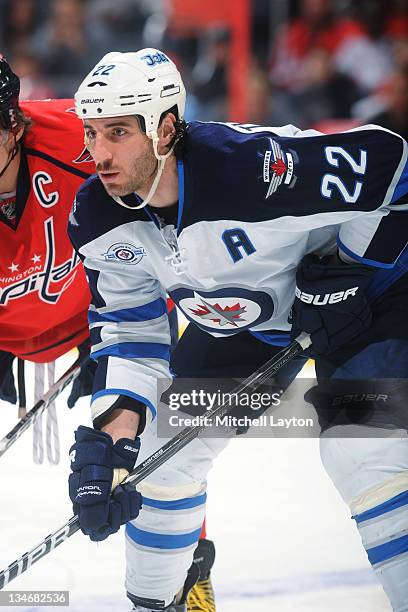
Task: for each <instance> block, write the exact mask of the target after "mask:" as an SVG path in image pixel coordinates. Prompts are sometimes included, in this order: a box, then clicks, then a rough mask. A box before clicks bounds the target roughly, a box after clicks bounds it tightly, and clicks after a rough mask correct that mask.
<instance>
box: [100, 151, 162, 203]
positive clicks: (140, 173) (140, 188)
mask: <svg viewBox="0 0 408 612" xmlns="http://www.w3.org/2000/svg"><path fill="white" fill-rule="evenodd" d="M156 169H157V159H156V157H155V155H154V153H153V152H150V151H149V152H147V153H146V154H145V155H144V156H143V157H138V158H137V159H135V160H133V163H132V165H131V168H130V170H129V172H128V173H126V174H127V175H128V180H126V181H125V182H124V183H123V184H122V185H112V186H111V187H109V186H108V185H107V186H106V191H107V192H108V193H109V194H110V195H115V196H125V195H128V194H130V193H134V192H136V193H138V194H140V192H142V194H144V193H145V192H146V194H147V192H148V191H149V189H150V186H151V184H152V182H153V179H154V175H155V172H156Z"/></svg>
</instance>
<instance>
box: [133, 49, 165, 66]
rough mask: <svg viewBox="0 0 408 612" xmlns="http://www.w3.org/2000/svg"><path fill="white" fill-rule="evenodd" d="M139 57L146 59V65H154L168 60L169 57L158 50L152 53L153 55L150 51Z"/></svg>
mask: <svg viewBox="0 0 408 612" xmlns="http://www.w3.org/2000/svg"><path fill="white" fill-rule="evenodd" d="M140 59H141V60H146V64H147V65H148V66H154V65H155V64H162V63H163V62H169V61H170V60H169V58H168V57H167V56H166V55H164V53H160V52H159V51H158V52H157V53H154V54H153V55H152V54H151V53H148V54H147V55H143V56H142V57H141V58H140Z"/></svg>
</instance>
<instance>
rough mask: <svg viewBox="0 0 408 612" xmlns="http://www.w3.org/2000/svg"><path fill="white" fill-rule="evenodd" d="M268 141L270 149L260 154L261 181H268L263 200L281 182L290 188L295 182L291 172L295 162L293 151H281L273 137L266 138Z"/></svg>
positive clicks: (274, 190) (275, 189)
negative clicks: (261, 166) (261, 162)
mask: <svg viewBox="0 0 408 612" xmlns="http://www.w3.org/2000/svg"><path fill="white" fill-rule="evenodd" d="M268 141H269V144H270V149H268V150H267V151H265V153H264V154H262V153H261V154H260V155H263V181H264V183H269V187H268V191H267V192H266V195H265V200H267V199H268V198H269V197H270V196H271V195H272V194H274V193H275V192H276V191H277V190H278V188H279V187H280V185H281V184H282V183H284V185H287V186H288V187H289V189H291V188H292V187H293V186H294V185H295V182H296V176H295V175H294V173H293V170H294V166H295V163H296V162H297V159H296V154H295V152H294V151H283V149H282V147H281V146H280V144H279V143H278V142H277V141H276V140H274V139H273V138H268Z"/></svg>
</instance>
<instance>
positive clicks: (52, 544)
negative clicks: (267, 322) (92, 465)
mask: <svg viewBox="0 0 408 612" xmlns="http://www.w3.org/2000/svg"><path fill="white" fill-rule="evenodd" d="M310 344H311V340H310V336H309V335H308V334H305V333H302V334H300V335H299V336H298V338H297V339H296V340H295V341H293V342H292V343H291V344H290V345H289V346H288V347H287V348H286V349H283V350H282V351H280V352H279V353H277V355H275V356H274V357H273V358H272V359H270V360H269V361H267V362H266V363H265V364H264V365H263V366H261V367H260V368H259V369H258V370H256V372H254V373H253V374H251V376H249V377H248V378H246V379H245V380H244V381H243V382H242V383H240V384H239V385H238V386H237V387H236V388H235V389H234V390H233V391H232V392H231V393H242V392H243V391H246V390H248V388H251V389H256V388H258V387H259V386H260V385H261V384H262V383H264V382H265V381H266V380H268V379H270V378H271V377H272V376H274V375H275V374H277V372H279V370H280V369H281V368H282V367H283V366H284V365H286V364H287V363H288V362H289V361H291V360H292V359H293V358H294V357H296V356H297V355H299V354H300V353H301V352H302V351H304V350H305V349H307V348H308V347H309V346H310ZM230 409H231V405H230V404H229V402H224V403H223V404H220V405H218V406H215V407H214V408H212V409H211V410H209V411H208V412H207V414H206V417H207V419H206V421H207V422H208V420H209V419H213V418H214V417H220V416H223V415H224V414H226V413H227V412H228V411H229V410H230ZM205 428H206V425H205V424H203V425H196V426H194V427H192V426H191V427H185V428H184V429H183V430H182V431H181V432H180V433H178V434H177V435H176V436H174V438H171V440H169V441H168V442H166V444H164V446H162V447H161V448H159V449H158V450H157V451H156V452H154V453H153V454H152V455H150V457H148V458H147V459H145V460H144V461H143V463H141V464H140V465H139V466H138V467H137V468H135V469H134V470H133V471H132V472H131V473H130V474H129V476H127V477H126V478H125V480H124V481H123V483H122V484H132V485H137V484H138V483H139V482H141V481H142V480H144V479H145V478H146V476H149V474H151V473H152V472H154V471H155V470H157V468H158V467H160V466H161V465H162V464H163V463H165V461H167V460H168V459H170V458H171V457H173V456H174V455H175V454H176V453H177V452H178V451H179V450H181V449H182V448H184V447H185V446H186V445H187V444H188V443H189V442H191V441H192V440H194V438H197V436H198V435H199V433H200V432H201V431H203V430H204V429H205ZM79 529H80V527H79V520H78V516H73V517H71V518H70V519H69V521H68V522H67V523H66V524H65V525H64V526H63V527H60V529H57V531H54V533H52V534H50V535H48V536H47V537H46V538H45V539H44V540H43V541H42V542H41V543H40V544H39V545H38V546H36V547H35V548H33V549H32V550H30V551H29V552H27V553H24V554H23V555H22V556H21V557H20V558H19V559H17V560H16V561H14V562H13V563H11V564H10V565H9V566H8V567H7V568H6V569H4V570H3V571H1V572H0V590H1V589H3V588H4V587H5V586H6V585H7V584H8V583H9V582H10V581H11V580H13V579H14V578H16V577H17V576H20V574H22V573H23V572H26V571H27V570H28V569H29V568H30V567H31V566H32V564H33V563H36V562H37V561H38V560H39V559H41V558H42V557H44V556H45V555H47V554H48V553H49V552H51V551H52V550H54V548H56V547H57V546H59V545H60V544H62V542H64V541H65V540H67V539H68V538H69V537H71V536H72V535H73V534H74V533H76V532H77V531H78V530H79Z"/></svg>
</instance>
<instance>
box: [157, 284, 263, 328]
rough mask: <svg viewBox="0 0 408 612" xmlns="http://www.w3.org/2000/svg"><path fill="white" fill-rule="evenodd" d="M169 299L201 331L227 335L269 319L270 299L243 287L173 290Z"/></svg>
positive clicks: (256, 291) (181, 288)
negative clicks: (209, 289) (210, 289)
mask: <svg viewBox="0 0 408 612" xmlns="http://www.w3.org/2000/svg"><path fill="white" fill-rule="evenodd" d="M168 293H169V295H170V296H171V298H172V299H173V301H174V302H175V303H176V304H177V306H178V307H179V308H180V310H181V311H182V312H183V314H184V315H185V316H186V317H187V319H189V320H190V321H192V322H194V323H196V324H197V325H198V326H199V327H201V329H204V330H205V331H208V332H210V333H211V332H216V333H217V334H223V335H231V334H236V333H237V332H239V331H241V330H243V329H249V328H251V327H252V326H254V325H259V324H260V323H264V322H265V321H267V320H269V319H270V318H271V317H272V314H273V312H274V302H273V298H272V296H271V295H270V294H269V293H268V292H266V291H264V290H262V289H259V290H253V289H247V288H244V287H230V286H228V287H217V288H214V289H213V290H212V291H203V290H202V289H191V288H189V287H180V286H179V287H176V288H174V289H169V290H168Z"/></svg>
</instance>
